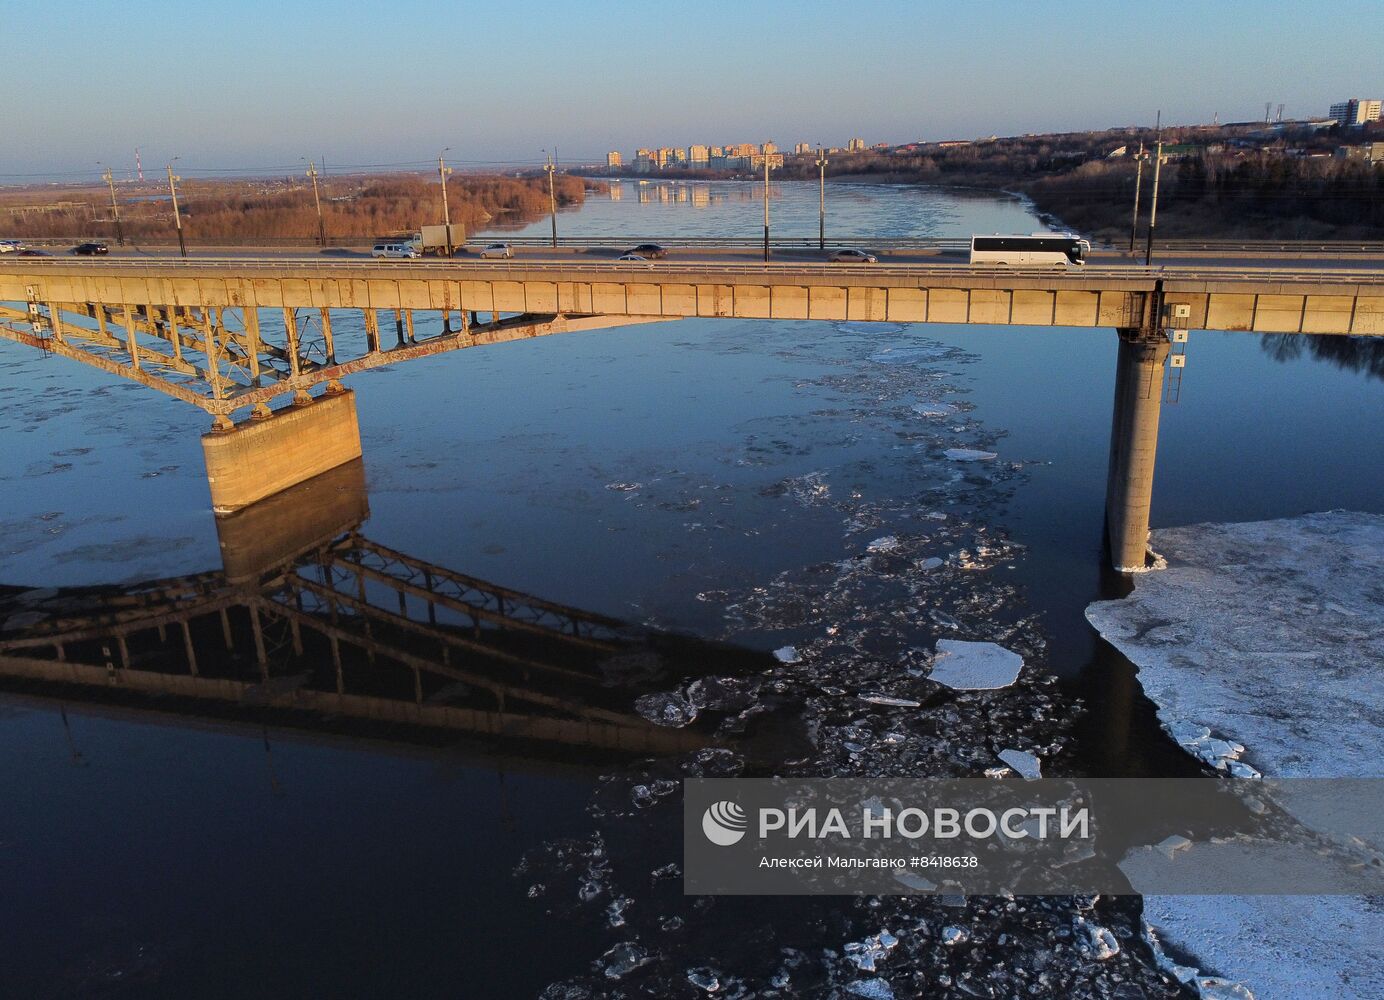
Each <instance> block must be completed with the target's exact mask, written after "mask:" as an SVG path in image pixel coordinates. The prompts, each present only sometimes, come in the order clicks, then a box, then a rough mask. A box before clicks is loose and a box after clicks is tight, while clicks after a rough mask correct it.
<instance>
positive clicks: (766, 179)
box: [764, 153, 769, 262]
mask: <svg viewBox="0 0 1384 1000" xmlns="http://www.w3.org/2000/svg"><path fill="white" fill-rule="evenodd" d="M764 260H765V261H766V262H767V261H768V260H769V154H768V153H765V154H764Z"/></svg>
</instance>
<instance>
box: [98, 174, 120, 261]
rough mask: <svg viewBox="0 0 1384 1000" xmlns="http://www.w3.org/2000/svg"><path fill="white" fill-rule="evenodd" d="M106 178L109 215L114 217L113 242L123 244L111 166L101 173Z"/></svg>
mask: <svg viewBox="0 0 1384 1000" xmlns="http://www.w3.org/2000/svg"><path fill="white" fill-rule="evenodd" d="M101 176H102V177H104V178H105V180H106V186H107V187H109V188H110V189H111V215H112V216H113V217H114V218H115V242H116V243H118V244H119V245H120V246H122V247H123V246H124V245H125V230H124V228H123V227H122V226H121V225H120V206H119V205H118V204H116V201H115V178H114V177H113V176H111V168H110V167H107V168H106V172H105V173H104V174H102V175H101Z"/></svg>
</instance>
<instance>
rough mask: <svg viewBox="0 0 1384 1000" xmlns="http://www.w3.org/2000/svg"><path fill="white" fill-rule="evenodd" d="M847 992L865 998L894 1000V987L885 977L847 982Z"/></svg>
mask: <svg viewBox="0 0 1384 1000" xmlns="http://www.w3.org/2000/svg"><path fill="white" fill-rule="evenodd" d="M846 992H847V993H850V994H851V995H852V996H858V997H865V1000H894V988H893V987H892V986H890V985H889V983H888V981H886V980H884V979H857V980H855V982H852V983H847V984H846Z"/></svg>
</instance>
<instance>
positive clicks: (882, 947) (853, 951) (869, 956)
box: [843, 928, 899, 972]
mask: <svg viewBox="0 0 1384 1000" xmlns="http://www.w3.org/2000/svg"><path fill="white" fill-rule="evenodd" d="M898 943H899V939H898V938H896V937H895V936H894V935H893V934H891V933H889V930H888V929H887V928H886V929H885V930H882V931H880V932H879V933H878V934H872V935H871V936H870V937H867V938H866V939H865V940H864V941H851V942H849V943H847V945H846V947H845V948H844V949H843V950H844V951H845V953H846V961H848V962H850V963H851V964H852V965H854V966H855V967H856V968H857V969H859V970H860V971H861V972H874V971H875V968H876V966H877V965H878V964H879V963H880V962H881V961H883V960H884V959H885V958H888V957H889V953H890V952H891V951H893V950H894V946H895V945H896V944H898Z"/></svg>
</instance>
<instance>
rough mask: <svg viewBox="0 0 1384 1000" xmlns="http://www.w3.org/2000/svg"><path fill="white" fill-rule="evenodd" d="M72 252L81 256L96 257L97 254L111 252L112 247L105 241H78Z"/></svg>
mask: <svg viewBox="0 0 1384 1000" xmlns="http://www.w3.org/2000/svg"><path fill="white" fill-rule="evenodd" d="M72 252H73V253H75V254H76V255H77V256H79V257H95V256H96V255H97V254H107V253H110V252H111V248H110V247H108V246H106V244H104V243H78V244H77V245H76V246H75V247H73V248H72Z"/></svg>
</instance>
